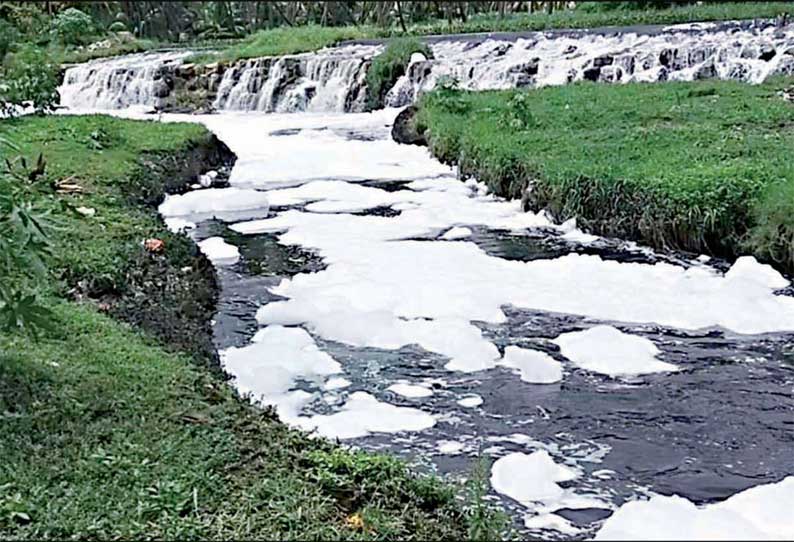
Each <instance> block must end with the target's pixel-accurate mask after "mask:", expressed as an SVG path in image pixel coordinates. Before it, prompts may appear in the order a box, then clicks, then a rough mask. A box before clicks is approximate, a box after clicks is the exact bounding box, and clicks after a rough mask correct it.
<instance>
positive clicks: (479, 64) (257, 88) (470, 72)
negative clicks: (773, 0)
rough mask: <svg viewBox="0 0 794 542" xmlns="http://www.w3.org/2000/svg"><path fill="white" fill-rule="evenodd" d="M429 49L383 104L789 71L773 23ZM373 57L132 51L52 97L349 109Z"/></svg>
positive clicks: (359, 100) (102, 102) (343, 52)
mask: <svg viewBox="0 0 794 542" xmlns="http://www.w3.org/2000/svg"><path fill="white" fill-rule="evenodd" d="M635 30H636V29H635ZM430 47H431V49H432V51H433V56H434V58H433V59H430V60H427V59H416V60H415V61H414V62H412V63H411V64H410V65H409V66H408V69H407V73H406V74H405V75H404V76H403V77H401V78H400V79H399V80H398V81H397V83H396V84H395V85H394V87H393V88H392V89H390V90H389V92H388V94H387V96H386V105H387V106H392V107H399V106H404V105H407V104H409V103H411V102H412V101H414V100H415V99H416V98H417V97H418V96H419V95H420V94H421V93H422V92H426V91H428V90H431V89H433V88H434V87H435V86H436V85H437V84H438V83H439V81H442V80H444V79H445V78H452V79H454V80H456V81H457V82H458V84H459V85H460V86H461V87H462V88H466V89H472V90H484V89H501V88H512V87H531V86H542V85H560V84H566V83H571V82H576V81H583V80H591V81H600V82H607V83H627V82H634V81H636V82H653V81H681V80H693V79H703V78H720V79H734V80H740V81H747V82H751V83H758V82H761V81H763V80H764V79H766V78H767V77H770V76H772V75H778V74H786V75H792V74H794V26H792V25H789V26H785V27H778V26H776V25H775V24H773V23H772V22H771V21H766V22H751V23H748V22H745V23H722V24H716V23H704V24H700V25H692V24H687V25H676V26H670V27H665V28H663V29H661V30H659V29H654V31H653V32H650V33H643V32H641V31H631V32H626V33H619V32H618V33H606V34H605V33H599V32H586V31H579V32H564V33H562V32H553V33H552V32H549V33H543V32H536V33H528V34H522V35H518V36H514V37H513V38H512V39H509V38H507V37H502V36H499V37H496V38H485V39H483V38H482V37H479V38H477V39H474V38H472V37H470V36H469V37H456V36H448V37H443V38H439V39H434V40H432V43H431V44H430ZM381 50H382V45H377V44H359V45H356V44H353V45H344V46H340V47H333V48H328V49H324V50H321V51H318V52H316V53H305V54H299V55H285V56H281V57H265V58H256V59H249V60H240V61H237V62H234V63H231V64H229V65H223V64H218V63H216V64H210V65H206V66H199V65H194V64H190V63H186V62H185V59H186V58H187V57H188V56H190V53H188V52H168V53H147V54H141V55H131V56H127V57H121V58H114V59H104V60H97V61H93V62H89V63H87V64H83V65H79V66H75V67H70V68H67V70H66V73H65V76H64V84H63V86H62V87H61V89H60V91H61V96H62V103H63V105H66V106H69V107H82V108H99V109H118V108H125V107H129V106H131V105H141V106H147V107H155V108H165V109H171V110H185V111H188V110H190V109H193V110H195V109H197V108H207V109H209V108H214V109H218V110H239V111H263V112H287V113H288V112H298V111H327V112H331V111H337V112H342V111H344V112H357V111H363V110H364V107H365V97H366V84H365V78H366V72H367V69H368V67H369V63H370V61H371V59H372V57H373V56H374V55H376V54H378V53H379V52H380V51H381ZM197 103H198V104H201V105H200V106H197Z"/></svg>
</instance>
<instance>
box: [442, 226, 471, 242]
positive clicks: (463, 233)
mask: <svg viewBox="0 0 794 542" xmlns="http://www.w3.org/2000/svg"><path fill="white" fill-rule="evenodd" d="M470 236H471V229H469V228H465V227H462V226H455V227H454V228H450V229H448V230H447V231H445V232H444V235H442V236H441V238H442V239H446V240H447V241H452V240H455V239H464V238H466V237H470Z"/></svg>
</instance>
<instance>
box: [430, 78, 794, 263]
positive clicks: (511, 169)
mask: <svg viewBox="0 0 794 542" xmlns="http://www.w3.org/2000/svg"><path fill="white" fill-rule="evenodd" d="M791 85H792V80H791V79H783V78H778V79H774V80H771V81H769V82H767V83H764V84H762V85H747V84H743V83H736V82H726V81H715V82H691V83H662V84H627V85H598V84H590V83H586V84H575V85H568V86H560V87H548V88H542V89H537V90H533V91H528V92H527V91H520V90H509V91H493V92H479V93H476V92H464V91H457V90H451V89H446V90H441V91H438V92H435V93H432V94H429V95H426V96H425V97H424V98H423V99H422V101H421V102H420V108H419V113H418V117H417V119H416V122H417V125H418V128H419V129H420V131H422V130H423V131H425V137H426V138H427V140H428V142H429V146H430V149H431V151H432V152H433V154H434V155H435V156H437V157H438V158H439V159H441V160H442V161H445V162H447V163H455V164H458V165H459V166H460V173H461V175H462V176H464V177H470V176H472V177H476V178H477V179H479V180H481V181H484V182H486V183H487V184H488V185H489V187H490V188H491V190H492V191H494V193H496V194H498V195H500V196H504V197H508V198H517V197H523V199H524V204H525V208H526V209H527V210H532V211H539V210H542V209H546V210H547V211H548V212H549V213H550V214H551V215H552V216H553V218H554V219H555V220H558V221H564V220H567V219H569V218H572V217H576V218H577V219H578V222H579V225H580V226H582V227H583V228H585V229H586V230H589V231H591V232H594V233H597V234H600V235H607V236H615V237H622V238H627V239H634V240H639V241H642V242H644V243H648V244H650V245H652V246H654V247H664V248H676V249H683V250H687V251H692V252H698V253H706V254H715V255H719V256H726V257H734V256H736V255H739V254H753V255H755V256H756V257H758V258H759V259H762V260H764V261H767V262H771V263H774V264H775V265H777V266H778V267H779V268H781V269H783V270H785V271H788V272H791V271H794V244H792V242H791V241H792V239H794V222H793V221H792V218H791V217H792V216H794V215H793V214H792V211H794V200H792V199H791V198H790V197H786V195H788V194H790V193H791V191H792V189H793V188H792V186H794V183H793V182H792V179H794V166H793V165H792V163H791V161H790V160H789V149H790V148H791V145H792V143H794V135H792V132H791V131H790V130H789V129H788V128H789V127H790V126H791V125H792V123H794V104H792V103H791V101H790V100H789V99H786V98H785V96H787V95H788V94H787V93H786V89H788V88H790V87H791Z"/></svg>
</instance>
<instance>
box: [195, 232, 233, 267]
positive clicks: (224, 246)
mask: <svg viewBox="0 0 794 542" xmlns="http://www.w3.org/2000/svg"><path fill="white" fill-rule="evenodd" d="M198 247H199V249H200V250H201V252H203V253H204V255H205V256H206V257H207V258H209V259H210V260H211V261H212V263H214V264H215V265H233V264H235V263H237V261H238V260H239V259H240V250H239V249H238V248H237V247H236V246H234V245H230V244H229V243H227V242H226V241H225V240H224V239H223V237H209V238H207V239H204V240H203V241H200V242H199V243H198Z"/></svg>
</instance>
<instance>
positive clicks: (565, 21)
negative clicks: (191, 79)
mask: <svg viewBox="0 0 794 542" xmlns="http://www.w3.org/2000/svg"><path fill="white" fill-rule="evenodd" d="M792 12H794V4H792V3H791V2H722V3H715V4H703V5H690V6H675V7H670V8H667V9H642V10H640V9H604V7H603V5H602V3H600V2H582V3H581V5H580V6H579V7H578V8H576V9H571V10H561V11H555V12H554V13H551V14H548V13H546V12H544V11H540V12H535V13H531V14H530V13H522V14H511V15H506V16H501V17H500V16H498V15H487V16H474V17H471V18H470V19H468V20H467V21H466V22H462V21H459V20H456V21H452V22H450V21H447V20H430V21H426V22H421V23H416V24H412V25H409V26H408V27H407V28H406V30H407V31H406V32H403V31H402V29H401V28H399V27H391V28H383V27H377V26H347V27H323V26H314V25H309V26H295V27H281V28H275V29H270V30H262V31H259V32H257V33H255V34H252V35H250V36H249V37H247V38H246V39H244V40H242V41H241V42H239V43H235V44H232V45H231V46H229V47H226V48H222V49H221V50H219V51H217V52H215V53H201V54H198V55H196V56H195V57H194V59H193V60H194V61H195V62H199V63H205V64H206V63H210V62H218V61H220V62H233V61H235V60H239V59H244V58H255V57H262V56H277V55H286V54H294V53H303V52H308V51H316V50H318V49H321V48H323V47H329V46H332V45H335V44H337V43H339V42H341V41H347V40H357V39H373V38H388V37H398V36H426V35H431V34H461V33H472V32H521V31H533V30H552V29H560V28H597V27H602V26H626V25H640V24H674V23H688V22H695V21H725V20H734V19H754V18H773V17H777V16H779V15H781V14H783V13H792Z"/></svg>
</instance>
